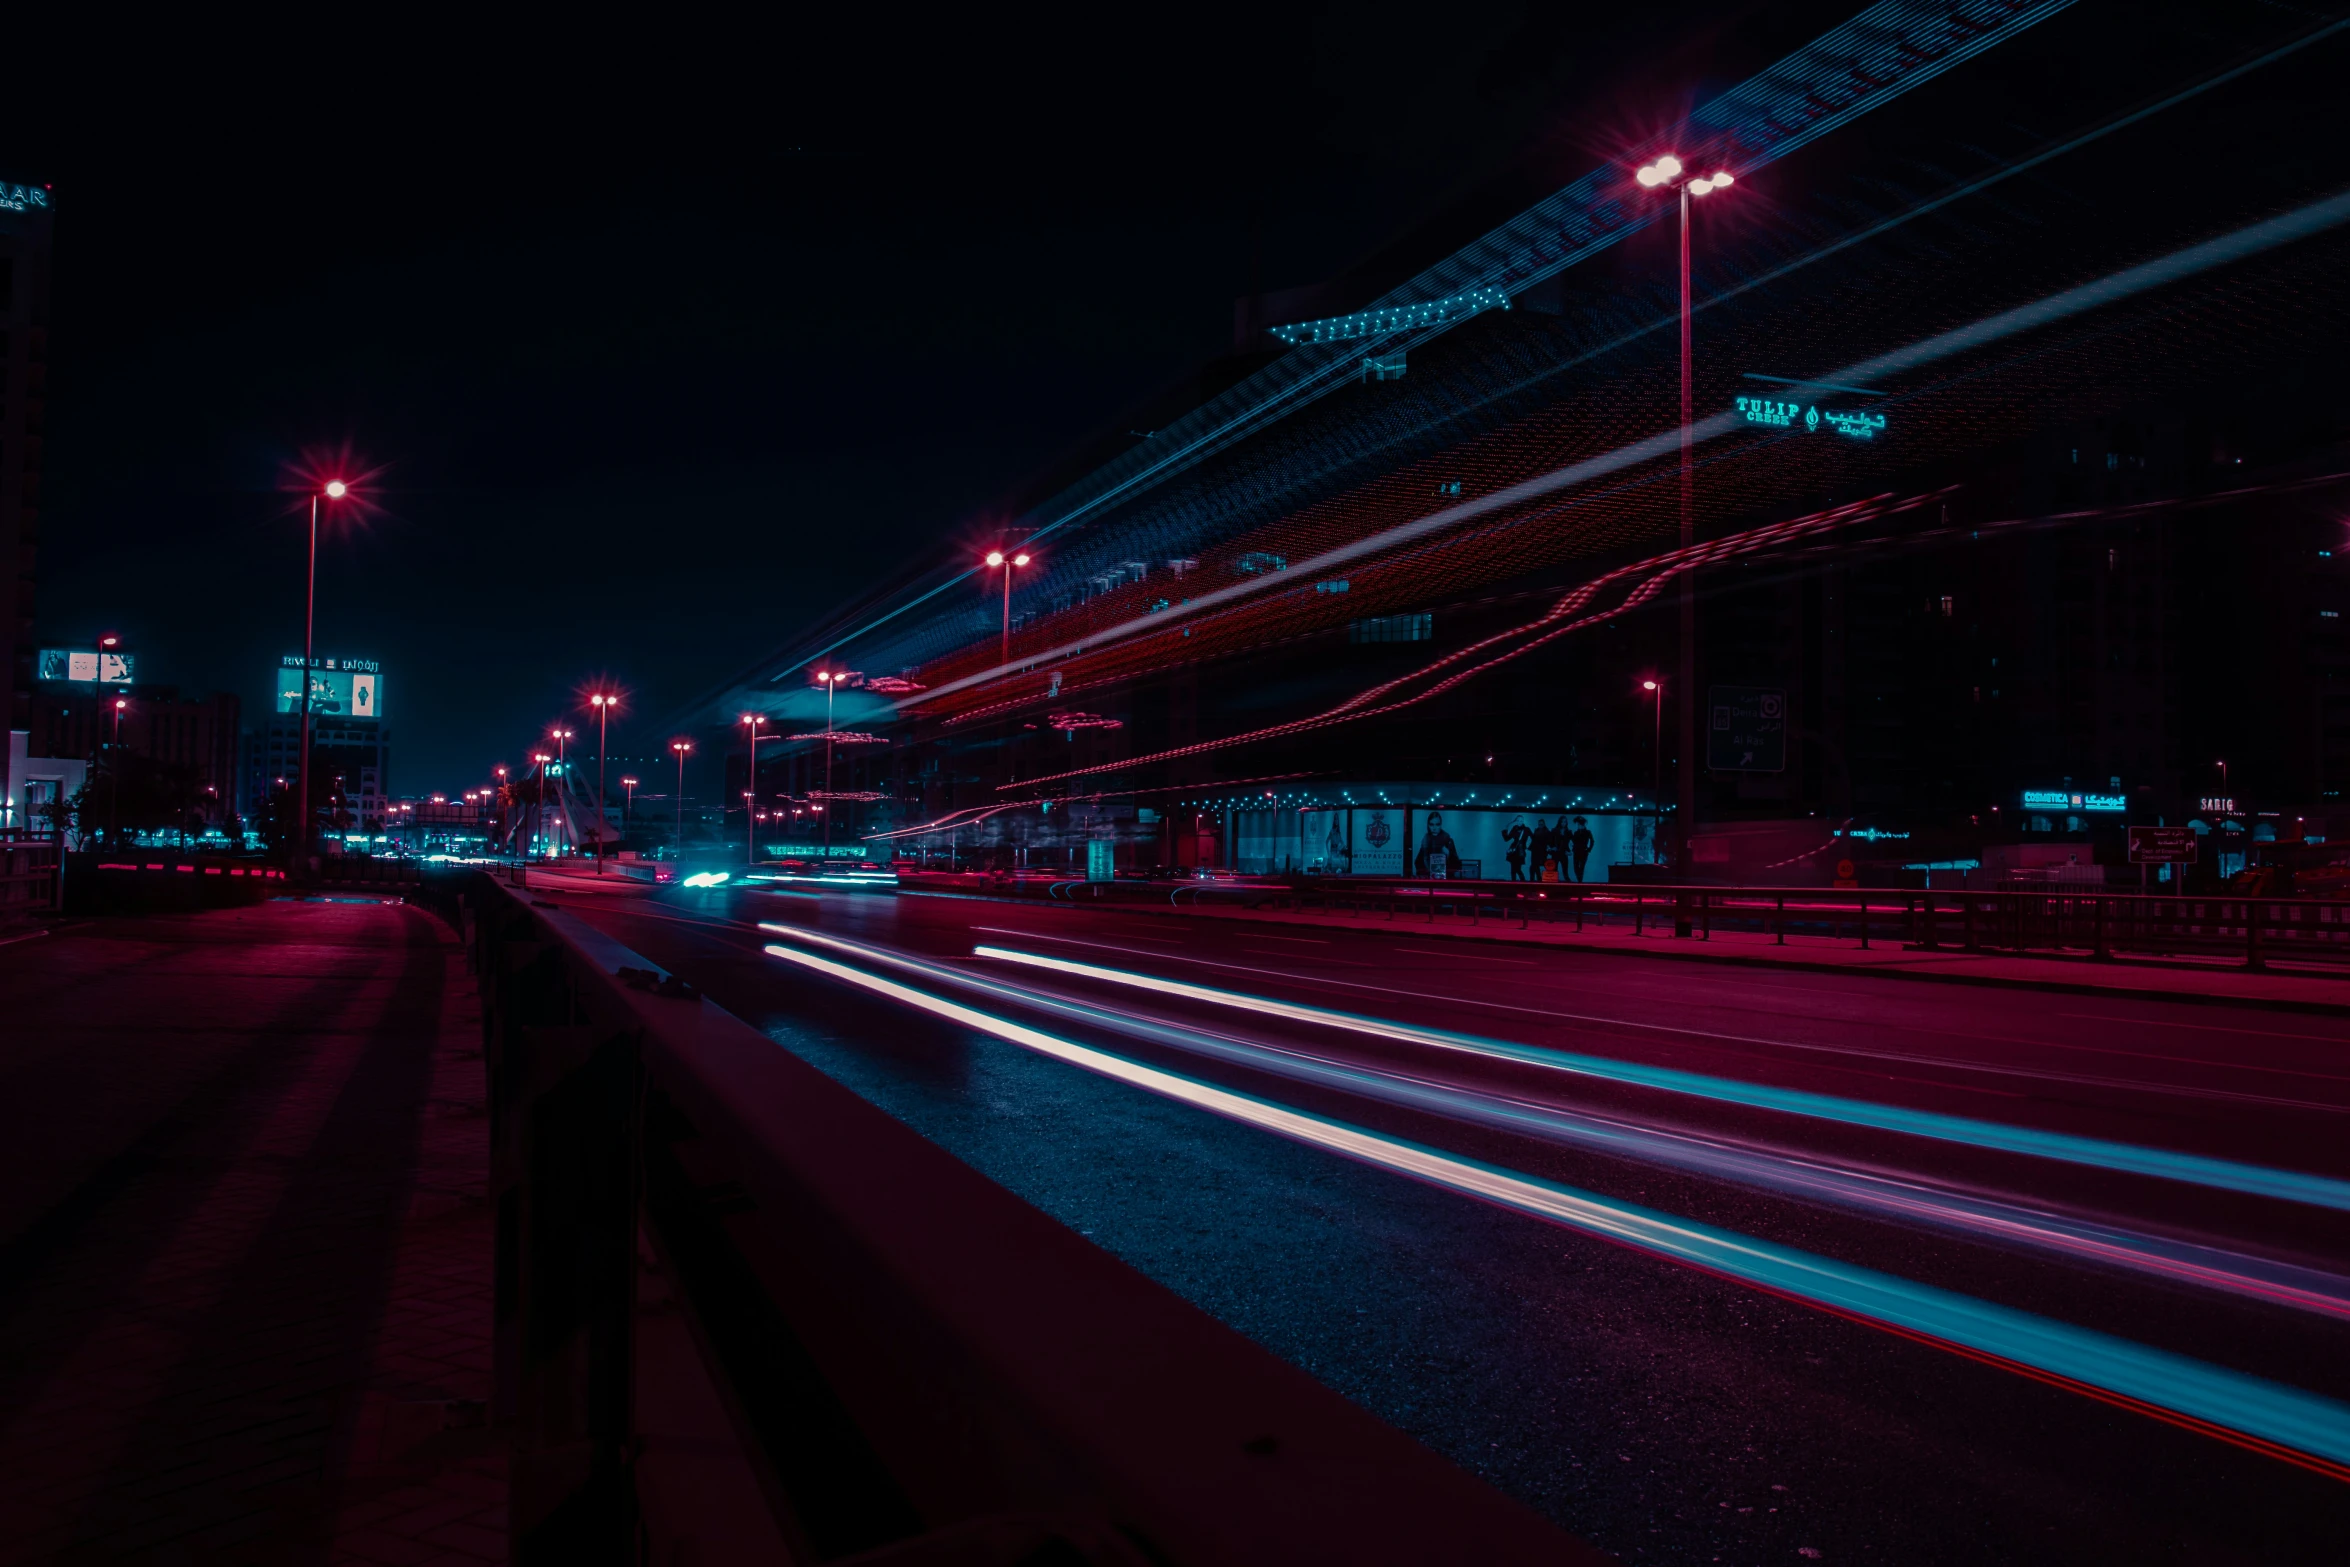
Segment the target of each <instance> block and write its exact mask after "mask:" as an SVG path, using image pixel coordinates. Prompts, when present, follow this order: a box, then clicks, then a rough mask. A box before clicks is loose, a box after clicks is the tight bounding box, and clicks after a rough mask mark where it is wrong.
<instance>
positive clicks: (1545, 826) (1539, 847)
mask: <svg viewBox="0 0 2350 1567" xmlns="http://www.w3.org/2000/svg"><path fill="white" fill-rule="evenodd" d="M1531 841H1532V850H1533V857H1534V879H1535V880H1536V881H1557V880H1559V878H1558V877H1556V876H1551V875H1545V874H1544V868H1545V867H1546V866H1548V865H1549V864H1550V862H1551V860H1552V858H1553V857H1554V856H1555V855H1556V854H1557V852H1558V835H1557V834H1556V833H1554V832H1552V831H1551V830H1550V818H1549V817H1547V816H1538V817H1536V818H1535V819H1534V833H1533V837H1532V840H1531Z"/></svg>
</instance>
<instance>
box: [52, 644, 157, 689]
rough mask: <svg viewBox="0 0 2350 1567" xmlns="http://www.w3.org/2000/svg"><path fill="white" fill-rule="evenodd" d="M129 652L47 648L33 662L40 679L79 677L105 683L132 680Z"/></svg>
mask: <svg viewBox="0 0 2350 1567" xmlns="http://www.w3.org/2000/svg"><path fill="white" fill-rule="evenodd" d="M131 667H132V659H131V655H130V654H128V653H101V652H98V651H95V650H94V649H88V648H78V647H45V648H43V649H41V652H40V656H39V659H38V660H37V661H36V662H35V663H34V665H33V677H34V678H35V679H37V680H79V681H83V682H86V683H92V684H96V685H102V686H127V685H129V684H130V683H131Z"/></svg>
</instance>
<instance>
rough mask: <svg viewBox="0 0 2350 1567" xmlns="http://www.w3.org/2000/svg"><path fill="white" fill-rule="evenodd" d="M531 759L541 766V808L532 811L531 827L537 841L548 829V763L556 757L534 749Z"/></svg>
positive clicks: (533, 836)
mask: <svg viewBox="0 0 2350 1567" xmlns="http://www.w3.org/2000/svg"><path fill="white" fill-rule="evenodd" d="M530 759H531V760H532V761H534V762H536V763H538V767H539V808H538V810H537V811H535V812H533V813H532V821H531V827H530V835H531V838H532V839H533V840H534V841H535V840H537V839H539V838H543V837H544V836H546V831H547V764H548V763H549V762H551V761H553V760H554V758H553V757H551V756H549V755H548V754H547V753H546V752H544V751H533V752H532V753H531V754H530ZM542 858H543V856H542Z"/></svg>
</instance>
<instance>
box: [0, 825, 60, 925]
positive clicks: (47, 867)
mask: <svg viewBox="0 0 2350 1567" xmlns="http://www.w3.org/2000/svg"><path fill="white" fill-rule="evenodd" d="M61 858H62V857H61V855H60V854H59V845H58V842H57V840H56V838H55V837H53V836H49V835H45V834H44V835H38V836H36V835H34V834H31V833H25V832H19V831H9V832H8V833H7V834H6V836H5V837H0V920H6V919H18V918H22V917H23V916H25V915H28V914H43V913H47V912H48V911H50V910H52V909H54V908H56V907H57V897H58V889H59V883H58V874H57V872H58V867H59V864H60V863H61Z"/></svg>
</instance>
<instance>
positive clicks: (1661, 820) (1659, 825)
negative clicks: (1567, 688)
mask: <svg viewBox="0 0 2350 1567" xmlns="http://www.w3.org/2000/svg"><path fill="white" fill-rule="evenodd" d="M1640 689H1641V690H1643V691H1645V692H1647V693H1648V694H1649V695H1650V696H1651V697H1653V698H1655V704H1654V705H1655V707H1656V739H1655V741H1654V744H1653V748H1652V749H1651V750H1650V752H1649V776H1650V781H1649V785H1648V809H1649V814H1650V815H1651V816H1653V817H1654V818H1655V819H1656V825H1655V826H1653V827H1651V828H1650V829H1649V833H1648V852H1649V853H1650V854H1651V855H1652V856H1653V855H1654V854H1655V853H1656V846H1657V844H1658V843H1659V842H1661V841H1662V840H1663V837H1664V831H1665V688H1664V683H1663V682H1662V681H1659V680H1643V681H1641V682H1640Z"/></svg>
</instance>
